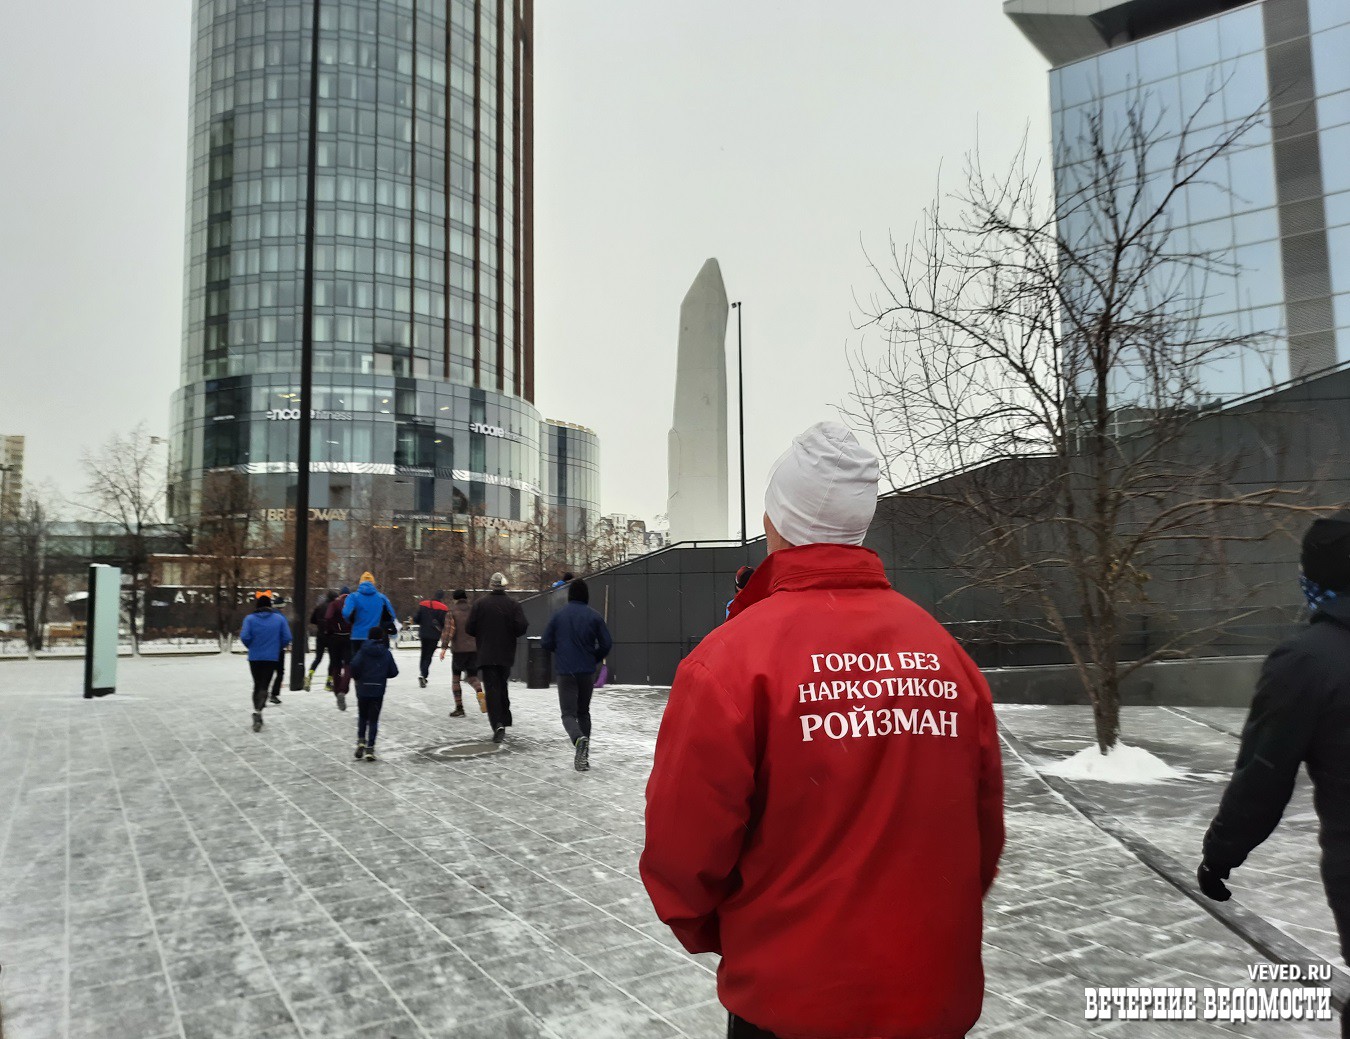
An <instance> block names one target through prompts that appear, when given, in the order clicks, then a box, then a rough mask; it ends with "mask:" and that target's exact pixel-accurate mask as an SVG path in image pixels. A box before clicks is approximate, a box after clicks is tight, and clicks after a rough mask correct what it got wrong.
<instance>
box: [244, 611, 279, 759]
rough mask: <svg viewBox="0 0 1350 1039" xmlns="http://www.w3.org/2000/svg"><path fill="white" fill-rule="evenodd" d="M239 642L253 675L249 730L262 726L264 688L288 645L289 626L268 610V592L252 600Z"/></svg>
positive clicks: (268, 683)
mask: <svg viewBox="0 0 1350 1039" xmlns="http://www.w3.org/2000/svg"><path fill="white" fill-rule="evenodd" d="M239 641H240V642H242V643H243V644H244V645H245V646H246V647H247V648H248V669H249V671H251V672H252V673H253V731H254V732H258V731H259V730H260V729H262V727H263V717H262V712H263V708H264V707H266V706H267V688H268V686H270V685H271V684H272V676H273V675H275V674H276V673H277V671H278V670H279V669H280V667H281V654H282V652H283V651H284V650H285V649H286V647H287V646H289V645H290V644H291V626H290V625H289V624H287V623H286V618H285V617H283V616H282V615H281V614H279V613H277V612H276V610H274V609H272V593H271V592H270V591H269V592H259V593H258V594H257V595H255V596H254V597H253V612H252V613H250V614H249V615H248V616H247V617H245V618H244V627H243V629H242V630H241V631H240V632H239Z"/></svg>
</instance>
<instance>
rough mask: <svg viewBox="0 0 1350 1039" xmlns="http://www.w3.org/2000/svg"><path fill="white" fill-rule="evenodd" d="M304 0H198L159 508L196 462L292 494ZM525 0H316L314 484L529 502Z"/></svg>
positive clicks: (532, 489)
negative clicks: (170, 439)
mask: <svg viewBox="0 0 1350 1039" xmlns="http://www.w3.org/2000/svg"><path fill="white" fill-rule="evenodd" d="M312 16H313V6H312V3H310V2H304V0H266V2H262V0H197V3H196V9H195V15H194V22H193V30H194V35H193V63H192V68H193V80H192V88H193V97H192V120H191V133H190V165H189V187H188V225H187V256H186V284H185V315H184V338H183V364H182V375H181V388H180V389H179V391H178V393H177V394H176V395H175V400H174V414H175V430H174V451H173V468H174V473H175V478H174V481H173V489H172V502H171V509H172V513H173V515H174V518H175V519H177V520H179V521H182V522H190V521H191V519H192V518H193V517H194V516H195V515H197V514H198V513H199V511H200V506H201V486H202V481H203V477H204V475H205V474H207V473H210V472H213V471H234V472H239V473H244V474H247V475H248V476H249V477H250V485H251V486H252V487H253V488H254V490H255V492H256V494H257V497H258V499H259V501H260V504H261V505H262V506H263V507H264V508H285V507H287V506H288V505H291V504H293V495H294V492H293V490H292V489H291V488H292V487H293V485H294V480H295V477H294V473H295V471H296V457H297V453H296V448H297V441H298V436H297V434H298V426H299V423H298V422H297V421H296V420H297V419H298V417H299V413H298V409H297V404H298V400H299V391H300V387H299V374H298V373H299V369H300V352H301V351H300V344H301V338H302V335H303V331H304V329H303V318H302V314H303V312H302V304H303V297H304V278H305V270H304V266H305V248H304V246H305V203H306V199H305V185H306V173H307V163H308V159H309V153H308V132H309V125H308V124H309V82H310V63H309V55H310V26H311V19H312ZM531 35H532V13H531V4H530V0H476V2H470V0H322V6H321V8H320V33H319V77H318V126H317V149H316V153H315V163H316V179H315V228H314V230H315V239H314V246H315V247H314V309H313V343H314V365H313V390H314V397H313V411H314V418H315V421H314V426H313V452H312V457H313V466H312V470H311V471H312V473H313V476H312V477H311V505H312V506H313V507H314V508H316V509H344V508H351V507H359V506H360V504H361V503H362V502H369V501H372V500H378V501H379V502H381V503H382V504H381V508H384V507H386V506H385V503H387V508H388V510H390V511H392V513H393V514H394V515H395V516H398V515H408V516H421V517H428V518H431V517H447V516H453V515H460V514H464V513H469V512H473V513H478V514H481V515H485V516H487V517H493V518H499V519H506V520H521V521H524V520H528V519H529V518H530V517H531V516H532V515H533V511H534V504H535V500H536V498H537V497H538V495H539V493H540V489H539V465H540V463H539V442H538V438H539V421H540V419H539V414H538V412H537V411H536V410H535V409H534V407H533V405H532V403H531V402H532V400H533V397H534V385H533V378H534V373H533V368H534V365H533V342H532V340H533V329H532V321H531V313H530V312H531V305H532V299H531V296H532V288H531V285H532V273H531V271H532V259H531V255H530V254H531V228H530V206H531V199H530V174H529V164H530V161H531V154H530V148H531V144H530V138H531V134H530V124H531V120H532V111H531V106H532V100H531V89H530V76H531V73H530V65H529V58H528V55H529V53H530V49H531V43H532V41H531Z"/></svg>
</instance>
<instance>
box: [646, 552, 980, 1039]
mask: <svg viewBox="0 0 1350 1039" xmlns="http://www.w3.org/2000/svg"><path fill="white" fill-rule="evenodd" d="M1002 850H1003V769H1002V762H1001V759H1000V756H999V744H998V733H997V729H996V725H995V721H994V711H993V705H992V702H991V700H990V695H989V687H988V685H987V684H986V683H985V681H984V678H983V677H982V676H981V675H980V673H979V671H978V670H977V669H976V667H975V665H974V664H973V663H972V662H971V661H970V658H969V657H967V656H966V654H965V653H964V652H963V651H962V650H961V648H960V647H959V646H958V645H957V644H956V641H955V640H954V639H953V638H952V637H951V636H950V635H949V634H948V633H947V632H946V631H945V630H944V629H943V628H942V627H941V626H940V625H939V624H938V623H937V622H936V621H935V620H933V619H932V617H930V616H929V615H928V614H927V613H925V612H924V611H923V610H922V609H920V608H919V607H918V606H916V605H914V603H912V602H910V601H909V600H908V599H906V598H905V597H904V596H902V595H900V594H899V593H898V592H896V591H894V590H893V589H892V588H891V586H890V583H889V582H888V581H887V579H886V572H885V570H884V569H883V567H882V565H881V560H880V559H879V558H878V557H877V555H876V554H875V553H874V552H872V551H871V550H870V549H865V548H857V547H853V546H847V545H806V546H801V547H797V548H788V549H783V550H781V551H778V552H774V553H772V554H771V555H770V556H769V557H768V560H767V561H766V562H765V563H764V565H763V566H761V567H760V568H759V569H758V570H756V571H755V575H754V577H753V578H752V579H751V580H750V583H749V584H748V585H747V586H746V587H745V588H744V589H743V590H742V591H741V592H740V594H739V595H737V597H736V600H735V603H734V604H733V605H732V608H731V617H730V619H729V620H728V621H727V622H726V623H725V624H723V625H721V626H719V627H718V628H717V629H716V630H715V631H713V632H712V634H710V635H709V636H708V637H707V638H705V639H704V640H703V641H702V642H701V643H700V644H699V646H698V648H697V649H696V650H695V651H694V652H693V653H691V654H690V655H689V657H688V658H686V659H685V660H684V661H683V663H681V665H680V667H679V670H678V671H677V673H676V675H675V682H674V686H673V687H672V689H671V691H670V700H669V702H668V704H667V705H666V711H665V716H664V717H663V719H662V721H661V729H660V733H659V735H658V737H657V741H656V761H655V764H654V766H653V768H652V774H651V779H650V780H649V781H648V784H647V843H646V848H645V849H644V851H643V854H642V863H641V867H642V879H643V882H644V883H645V884H646V886H647V891H648V893H649V894H650V896H651V899H652V904H653V905H654V906H655V908H656V912H657V915H658V916H660V918H661V919H662V920H664V921H665V922H666V923H667V924H668V925H669V926H670V928H671V929H672V930H673V931H674V932H675V935H676V937H678V938H679V939H680V941H681V942H682V943H683V944H684V946H685V948H686V949H688V950H689V951H690V952H717V953H720V954H721V955H722V962H721V966H720V968H719V969H718V974H717V988H718V995H719V996H720V998H721V1001H722V1004H723V1005H724V1006H726V1007H727V1008H728V1009H729V1010H731V1011H732V1012H733V1013H735V1014H737V1015H739V1016H740V1017H743V1018H745V1019H746V1020H747V1021H750V1022H751V1023H753V1024H755V1025H758V1026H759V1027H760V1028H764V1029H767V1030H769V1031H771V1032H773V1033H775V1034H777V1035H779V1036H781V1037H783V1039H875V1037H883V1039H902V1037H903V1039H956V1037H958V1036H964V1035H965V1034H966V1032H967V1031H968V1030H969V1029H970V1028H971V1027H972V1026H973V1025H974V1023H975V1021H976V1020H977V1019H978V1018H979V1014H980V1003H981V1000H982V998H983V994H984V972H983V969H982V967H981V963H980V937H981V930H982V923H983V917H982V900H983V896H984V894H985V892H986V891H988V889H989V886H990V884H992V883H993V880H994V874H995V873H996V871H997V866H998V859H999V855H1000V854H1001V852H1002Z"/></svg>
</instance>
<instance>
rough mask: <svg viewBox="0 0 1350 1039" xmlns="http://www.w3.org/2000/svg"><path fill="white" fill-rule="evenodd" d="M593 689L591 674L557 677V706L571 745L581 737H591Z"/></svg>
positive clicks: (593, 679) (593, 681)
mask: <svg viewBox="0 0 1350 1039" xmlns="http://www.w3.org/2000/svg"><path fill="white" fill-rule="evenodd" d="M594 688H595V675H594V673H593V672H590V671H587V672H586V673H585V674H582V675H559V676H558V706H559V707H560V708H562V723H563V728H564V729H566V730H567V738H568V739H570V740H571V741H572V742H573V743H576V741H577V740H579V739H581V737H583V736H585V737H586V738H587V739H590V737H591V692H592V691H593V690H594Z"/></svg>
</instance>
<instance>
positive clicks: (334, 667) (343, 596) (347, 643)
mask: <svg viewBox="0 0 1350 1039" xmlns="http://www.w3.org/2000/svg"><path fill="white" fill-rule="evenodd" d="M350 591H351V590H350V589H349V588H348V587H347V586H346V585H345V584H344V585H343V586H342V590H341V591H340V592H338V596H337V598H336V599H334V600H333V601H332V602H330V603H329V604H328V612H327V614H326V615H325V618H324V620H325V623H326V625H327V628H328V674H329V677H330V678H331V679H332V682H333V685H332V689H333V697H334V699H335V700H336V701H337V709H338V710H339V711H345V710H346V709H347V686H348V684H349V683H350V682H351V673H350V672H349V671H348V666H349V665H350V664H351V658H352V626H351V622H350V621H348V620H347V618H346V617H344V616H343V615H342V608H343V607H344V606H346V605H347V596H348V595H349V594H350Z"/></svg>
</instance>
